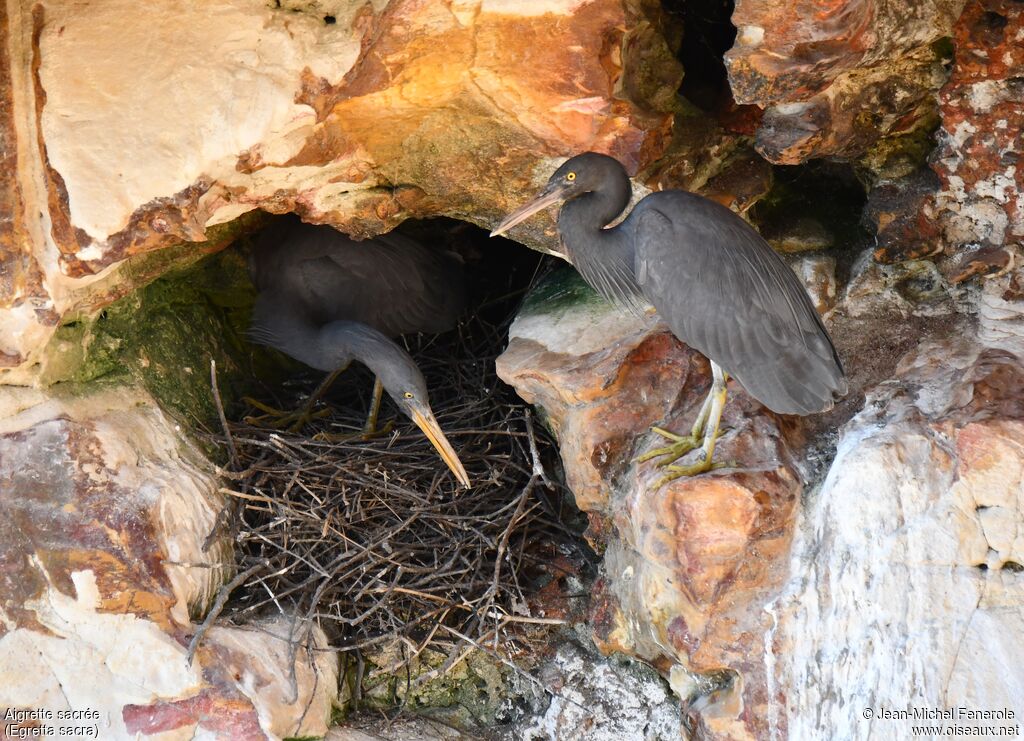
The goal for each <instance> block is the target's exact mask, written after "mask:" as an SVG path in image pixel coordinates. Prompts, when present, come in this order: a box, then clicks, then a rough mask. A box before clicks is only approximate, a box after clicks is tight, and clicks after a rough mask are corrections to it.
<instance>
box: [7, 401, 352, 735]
mask: <svg viewBox="0 0 1024 741" xmlns="http://www.w3.org/2000/svg"><path fill="white" fill-rule="evenodd" d="M0 481H3V482H4V483H3V485H2V486H0V499H2V500H3V502H2V503H3V508H4V511H5V512H6V513H7V516H6V517H5V520H4V521H5V523H6V526H5V527H3V528H0V564H4V565H5V566H4V568H3V569H0V622H2V624H0V705H2V706H3V707H7V708H19V709H31V708H47V709H49V710H51V711H52V712H53V713H54V715H56V713H57V711H60V710H69V709H73V710H89V711H95V713H96V717H95V718H88V719H87V720H86V721H83V722H84V723H85V724H86V725H88V726H89V727H90V728H95V729H97V731H98V737H99V738H111V739H114V738H146V737H149V736H159V737H160V738H162V739H176V738H192V737H194V736H195V735H196V734H197V733H200V732H205V733H207V734H208V737H211V738H224V739H227V738H243V737H244V738H264V737H270V738H281V737H284V736H294V735H309V734H310V733H323V732H325V731H326V727H327V726H326V723H327V719H328V715H329V713H330V707H331V702H332V699H333V698H334V697H335V696H336V693H337V661H336V658H335V657H334V656H333V654H330V653H325V652H318V653H317V654H316V655H315V657H310V656H308V654H307V651H306V650H305V649H300V650H299V651H298V652H297V656H293V657H292V658H293V659H294V660H295V662H296V663H295V671H296V676H297V681H298V685H297V686H298V698H297V699H294V698H292V697H291V696H290V695H291V686H290V685H291V679H290V668H289V663H288V658H289V656H290V654H289V648H288V643H287V642H286V641H284V640H282V639H281V638H274V637H272V635H271V634H272V633H273V634H276V635H278V636H282V635H283V636H284V637H285V638H287V635H288V630H287V624H288V621H284V622H282V621H281V620H278V621H272V622H270V623H267V624H262V625H253V626H247V627H245V626H243V627H236V628H220V627H215V628H213V629H212V630H211V631H210V632H209V634H208V636H207V639H206V641H205V642H204V643H202V644H201V645H200V648H199V651H198V652H197V654H196V657H195V661H194V663H193V664H191V665H190V664H189V663H188V661H187V646H188V643H189V639H190V637H191V635H192V632H193V630H194V626H193V624H192V622H191V617H197V616H199V615H201V614H202V613H203V612H204V610H205V609H206V608H207V606H208V605H209V602H210V600H211V597H212V594H213V592H214V590H215V589H216V588H217V587H218V586H219V583H220V581H221V579H222V578H223V575H224V574H225V573H227V572H229V571H230V570H231V569H232V568H233V564H232V563H231V547H230V543H229V542H226V541H224V540H223V539H215V540H214V541H213V543H212V546H211V548H210V549H209V550H205V551H204V550H203V545H204V541H205V540H206V538H207V535H208V534H209V533H210V531H211V530H212V528H213V524H214V522H215V519H216V515H217V512H218V511H219V509H220V507H221V506H222V502H221V499H220V495H219V494H218V493H217V490H218V485H217V480H216V477H215V475H214V471H213V468H212V466H211V465H210V464H209V463H208V462H207V461H206V460H205V459H204V458H203V456H202V455H201V454H200V453H199V451H198V450H196V449H195V448H194V447H193V446H192V445H191V444H189V443H188V442H187V441H186V440H185V438H184V436H183V435H182V432H181V430H180V427H179V426H178V425H177V424H175V423H174V422H173V421H172V420H171V419H169V418H168V417H167V416H165V415H164V414H163V413H161V412H160V411H159V409H158V408H157V407H156V405H155V403H154V402H153V399H152V398H151V397H149V396H148V395H147V394H145V393H144V392H141V391H138V390H134V389H131V388H118V387H110V388H108V389H105V390H104V389H100V390H97V391H94V392H93V393H90V394H83V395H80V396H67V397H61V396H52V395H47V394H44V393H41V392H37V391H33V390H30V389H24V388H20V389H18V388H11V387H6V388H5V389H3V390H0ZM314 641H315V642H316V643H317V645H318V646H319V647H324V646H325V641H324V640H323V636H322V634H319V633H316V634H315V635H314ZM29 722H30V723H31V722H32V721H29ZM44 724H48V725H52V726H53V727H54V728H55V729H57V730H54V731H53V732H52V733H51V735H56V734H59V733H61V731H60V730H59V729H60V728H68V727H71V726H73V725H74V724H72V723H69V722H65V721H59V722H58V721H56V720H54V721H53V722H52V723H47V722H44ZM65 732H66V731H65ZM72 735H76V736H79V737H81V736H83V735H85V734H81V733H78V734H76V733H73V734H72ZM93 737H97V736H95V735H94V736H93Z"/></svg>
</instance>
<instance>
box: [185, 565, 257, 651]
mask: <svg viewBox="0 0 1024 741" xmlns="http://www.w3.org/2000/svg"><path fill="white" fill-rule="evenodd" d="M265 565H266V564H264V563H257V564H254V565H253V566H250V567H249V568H247V569H246V570H245V571H242V572H240V573H238V574H236V575H235V578H234V579H232V580H231V581H229V582H228V583H227V584H225V585H224V586H222V587H221V588H220V589H219V590H217V599H216V600H214V602H213V606H212V607H211V608H210V611H209V612H208V613H206V618H205V619H204V620H203V622H202V623H200V624H199V627H198V628H196V632H195V634H193V636H192V640H191V641H189V643H188V654H187V655H188V665H189V666H192V658H193V657H194V656H195V653H196V649H197V648H198V647H199V641H201V640H202V639H203V636H204V635H206V631H207V630H209V629H210V626H211V625H213V621H214V620H216V619H217V618H218V617H219V616H220V613H221V610H223V609H224V605H225V603H227V601H228V597H229V596H230V595H231V592H232V591H234V589H235V588H236V587H238V586H239V585H241V584H243V583H245V580H246V579H248V578H249V577H250V576H252V575H253V574H255V573H256V572H257V571H259V570H260V569H262V568H264V566H265Z"/></svg>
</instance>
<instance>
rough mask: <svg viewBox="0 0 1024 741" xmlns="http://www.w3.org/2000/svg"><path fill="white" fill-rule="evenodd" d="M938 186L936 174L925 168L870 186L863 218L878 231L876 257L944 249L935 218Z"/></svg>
mask: <svg viewBox="0 0 1024 741" xmlns="http://www.w3.org/2000/svg"><path fill="white" fill-rule="evenodd" d="M938 186H939V181H938V178H937V177H936V176H935V174H934V173H933V172H932V171H931V170H929V169H926V168H922V169H920V170H918V171H917V172H915V173H914V174H912V175H908V176H906V177H903V178H899V179H896V180H892V181H888V182H884V183H880V184H878V185H877V186H876V187H874V188H872V189H871V191H870V192H869V194H868V202H867V205H866V206H865V208H864V216H863V221H864V225H865V226H866V227H867V228H868V229H870V230H871V232H872V233H873V234H874V235H875V240H876V245H877V246H876V248H875V252H874V258H875V259H876V260H878V261H879V262H884V263H892V262H900V261H903V260H916V259H920V258H922V257H928V256H930V255H935V254H937V253H938V252H940V251H942V249H943V247H944V246H945V243H944V242H943V241H942V239H941V235H940V232H939V230H938V229H937V228H936V226H935V221H934V215H935V210H934V199H935V192H936V191H937V190H938Z"/></svg>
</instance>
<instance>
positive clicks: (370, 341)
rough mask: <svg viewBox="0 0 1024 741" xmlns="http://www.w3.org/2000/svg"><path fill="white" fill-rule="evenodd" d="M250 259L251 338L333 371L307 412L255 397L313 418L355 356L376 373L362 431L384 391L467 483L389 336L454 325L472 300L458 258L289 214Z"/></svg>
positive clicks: (420, 384)
mask: <svg viewBox="0 0 1024 741" xmlns="http://www.w3.org/2000/svg"><path fill="white" fill-rule="evenodd" d="M249 263H250V264H249V267H250V273H251V275H252V279H253V283H254V285H255V286H256V288H257V290H258V291H259V294H258V296H257V298H256V303H255V306H254V307H253V316H252V323H251V328H250V336H251V337H252V339H253V340H254V341H256V342H259V343H260V344H264V345H268V346H270V347H273V348H275V349H277V350H280V351H281V352H283V353H285V354H286V355H289V356H291V357H293V358H295V359H296V360H298V361H301V362H302V363H305V364H306V365H308V366H310V367H311V368H316V369H317V370H321V371H326V372H329V374H330V375H328V376H327V379H326V380H325V381H324V382H323V383H322V384H321V385H320V386H319V387H318V388H317V390H316V391H314V393H313V394H312V395H311V396H310V398H309V400H308V401H307V404H306V408H305V409H304V410H303V411H302V412H299V413H292V414H282V413H281V412H279V411H278V410H275V409H272V408H270V407H267V406H265V405H262V404H256V406H258V407H259V408H260V409H263V410H264V411H266V412H269V413H271V414H272V415H274V414H276V415H279V417H280V419H281V420H282V421H285V422H287V421H291V420H298V426H299V427H301V426H302V424H303V423H304V422H305V421H306V420H308V419H310V418H311V414H310V412H311V408H312V404H313V402H314V401H315V400H316V399H317V398H318V397H319V396H320V395H321V394H322V393H323V392H324V391H325V390H326V388H327V387H328V386H329V385H330V384H331V383H332V382H333V381H334V379H335V378H336V377H337V375H338V374H339V373H341V372H342V371H343V370H345V368H347V367H348V366H349V364H350V363H352V362H353V361H358V362H360V363H362V364H363V365H365V366H366V367H368V368H369V369H370V370H371V371H372V372H373V373H374V374H375V380H374V390H373V399H372V401H371V405H370V413H369V415H368V417H367V424H366V428H365V429H364V433H365V434H367V435H369V434H373V433H374V432H375V428H376V423H377V413H378V412H377V410H378V408H379V405H380V401H381V397H382V395H383V392H385V391H386V392H387V393H388V395H389V396H390V397H391V398H392V399H393V400H394V402H395V404H396V405H397V406H398V408H399V409H400V410H401V411H402V412H403V413H405V414H406V415H407V416H408V417H409V418H410V419H412V421H413V422H415V423H416V425H417V427H419V428H420V429H421V430H422V431H423V434H424V435H426V437H427V439H428V440H429V441H430V443H431V444H432V445H433V446H434V448H435V449H436V450H437V452H438V454H439V455H440V456H441V458H442V459H443V460H444V462H445V463H446V464H447V466H448V468H450V469H451V471H452V473H453V474H454V475H455V478H456V479H458V481H459V483H461V484H462V485H463V486H464V487H466V488H469V486H470V482H469V476H468V475H467V474H466V469H465V468H464V467H463V465H462V462H461V461H460V460H459V457H458V455H457V454H456V453H455V450H454V449H453V448H452V446H451V444H450V443H449V442H448V439H447V438H446V437H445V435H444V432H443V431H442V430H441V426H440V425H439V424H438V422H437V419H436V417H435V416H434V413H433V411H432V410H431V408H430V402H429V400H428V397H427V383H426V381H425V380H424V378H423V374H422V373H421V372H420V369H419V367H417V365H416V362H415V361H414V360H413V359H412V358H411V357H410V356H409V353H407V352H406V351H405V349H403V348H402V347H401V346H399V345H398V343H396V342H395V341H394V340H393V339H392V338H393V337H397V336H399V335H402V334H407V333H411V332H426V333H439V332H444V331H447V330H449V329H451V328H452V327H453V326H455V324H456V323H457V322H458V319H459V316H460V315H461V313H462V311H463V308H464V305H465V290H464V281H463V276H462V266H461V263H460V262H459V260H458V259H457V258H456V257H455V256H454V255H452V254H451V253H447V252H442V251H439V250H431V249H428V248H427V247H425V246H423V245H421V244H420V243H418V242H416V241H414V240H412V239H410V238H408V237H405V236H403V235H399V234H394V233H391V234H386V235H384V236H380V237H377V238H375V239H369V240H366V241H363V242H357V241H355V240H353V239H350V238H349V237H347V236H346V235H344V234H342V233H341V232H339V231H337V230H336V229H334V228H332V227H330V226H324V225H315V224H306V223H304V222H302V221H300V220H299V219H298V218H297V217H295V216H291V215H290V216H287V217H283V218H280V219H278V220H277V221H276V222H275V223H274V224H272V225H271V226H270V227H268V228H267V229H265V230H264V231H263V232H262V233H261V234H260V236H259V237H258V238H257V240H256V243H255V245H254V247H253V250H252V252H251V254H250V260H249ZM293 429H294V427H293Z"/></svg>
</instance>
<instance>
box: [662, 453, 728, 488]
mask: <svg viewBox="0 0 1024 741" xmlns="http://www.w3.org/2000/svg"><path fill="white" fill-rule="evenodd" d="M731 465H732V464H731V463H725V462H722V461H714V462H713V461H712V459H711V457H710V456H707V457H704V456H702V457H701V459H700V460H698V461H697V462H696V463H692V464H690V465H688V466H665V470H666V471H668V473H666V474H665V475H664V476H662V477H661V478H660V479H658V480H657V481H656V482H655V483H654V488H655V489H657V488H658V487H660V486H663V485H664V484H667V483H668V482H669V481H674V480H675V479H681V478H684V477H687V476H696V475H697V474H701V473H707V472H708V471H714V470H717V469H719V468H729V467H730V466H731Z"/></svg>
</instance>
